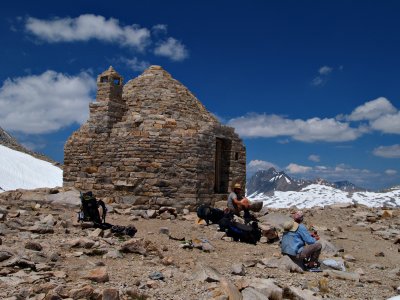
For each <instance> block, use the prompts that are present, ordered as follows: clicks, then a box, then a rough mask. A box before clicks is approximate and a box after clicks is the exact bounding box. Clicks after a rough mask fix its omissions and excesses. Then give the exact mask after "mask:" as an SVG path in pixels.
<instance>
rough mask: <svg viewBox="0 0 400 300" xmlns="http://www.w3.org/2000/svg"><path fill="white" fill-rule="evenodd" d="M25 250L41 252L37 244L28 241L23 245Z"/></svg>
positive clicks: (40, 246)
mask: <svg viewBox="0 0 400 300" xmlns="http://www.w3.org/2000/svg"><path fill="white" fill-rule="evenodd" d="M25 249H30V250H34V251H42V249H43V247H42V245H40V244H39V243H36V242H32V241H28V242H26V243H25Z"/></svg>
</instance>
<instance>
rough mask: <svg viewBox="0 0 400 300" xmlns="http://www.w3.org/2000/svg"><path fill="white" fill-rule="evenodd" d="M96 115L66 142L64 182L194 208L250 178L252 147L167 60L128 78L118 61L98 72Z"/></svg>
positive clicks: (143, 203) (141, 204)
mask: <svg viewBox="0 0 400 300" xmlns="http://www.w3.org/2000/svg"><path fill="white" fill-rule="evenodd" d="M97 87H98V88H97V95H96V102H94V103H91V104H90V117H89V120H88V121H87V122H86V123H85V124H84V125H82V126H81V128H79V129H78V130H77V131H76V132H74V133H73V134H72V135H71V136H70V138H69V139H68V141H67V142H66V144H65V147H64V186H65V187H75V188H77V189H78V190H81V191H89V190H90V191H93V193H94V194H95V195H96V196H97V197H99V198H103V199H105V200H106V201H110V202H111V201H115V202H120V203H126V204H129V205H131V206H133V207H135V208H138V209H147V208H155V209H156V208H159V207H161V206H173V207H176V208H180V209H181V208H184V207H187V208H190V209H194V208H195V207H196V206H197V205H199V204H200V203H211V204H212V203H214V201H217V200H221V199H226V195H227V193H228V192H230V190H231V187H232V186H233V184H235V183H241V184H242V185H243V186H244V184H245V176H246V150H245V147H244V145H243V142H242V141H241V139H240V138H239V137H238V135H237V134H236V133H235V132H234V129H233V128H231V127H228V126H224V125H222V124H220V123H219V121H218V120H217V119H216V118H215V117H214V116H213V115H212V114H211V113H210V112H208V111H207V110H206V108H205V107H204V106H203V105H202V104H201V102H200V101H199V100H197V99H196V97H195V96H194V95H193V94H192V93H191V92H190V91H189V90H188V89H187V88H186V87H185V86H183V85H182V84H181V83H180V82H178V81H177V80H175V79H173V78H172V77H171V75H170V74H169V73H168V72H166V71H165V70H164V69H162V68H161V67H160V66H151V67H149V68H148V69H147V70H145V71H144V73H143V74H142V75H140V76H138V77H137V78H134V79H132V80H130V81H128V82H127V83H126V84H125V85H123V78H122V77H121V76H120V75H119V74H118V73H117V72H116V71H115V70H114V69H113V68H112V67H110V68H109V69H108V70H107V71H105V72H103V73H102V74H100V75H99V76H98V79H97Z"/></svg>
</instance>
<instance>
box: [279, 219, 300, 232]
mask: <svg viewBox="0 0 400 300" xmlns="http://www.w3.org/2000/svg"><path fill="white" fill-rule="evenodd" d="M297 228H299V224H298V223H296V222H294V221H292V220H290V221H286V222H285V223H284V224H283V230H285V231H296V230H297Z"/></svg>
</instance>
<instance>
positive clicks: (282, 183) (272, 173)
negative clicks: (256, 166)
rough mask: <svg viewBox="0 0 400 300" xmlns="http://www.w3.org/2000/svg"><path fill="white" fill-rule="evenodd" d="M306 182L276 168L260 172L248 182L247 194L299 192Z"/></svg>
mask: <svg viewBox="0 0 400 300" xmlns="http://www.w3.org/2000/svg"><path fill="white" fill-rule="evenodd" d="M303 184H304V182H303V181H299V180H294V179H293V178H291V177H290V176H289V175H287V174H286V173H285V172H283V171H281V172H277V171H276V170H275V169H274V168H270V169H268V170H261V171H258V172H257V173H256V174H254V175H253V177H251V178H250V180H249V181H248V182H247V185H246V187H247V194H249V195H250V194H254V193H272V192H274V191H298V190H300V189H301V188H302V186H303Z"/></svg>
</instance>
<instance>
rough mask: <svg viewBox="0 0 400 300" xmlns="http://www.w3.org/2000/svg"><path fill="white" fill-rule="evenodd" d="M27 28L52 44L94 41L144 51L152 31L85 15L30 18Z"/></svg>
mask: <svg viewBox="0 0 400 300" xmlns="http://www.w3.org/2000/svg"><path fill="white" fill-rule="evenodd" d="M25 29H26V30H27V31H28V32H29V33H31V34H33V35H35V36H36V37H38V38H39V39H41V40H43V41H46V42H50V43H56V42H75V41H88V40H91V39H96V40H100V41H103V42H109V43H120V44H121V45H123V46H130V47H134V48H136V49H138V50H144V49H145V48H146V46H147V45H148V44H149V43H150V30H149V29H147V28H140V27H139V26H138V25H136V24H134V25H129V26H121V25H120V24H119V21H118V20H117V19H113V18H110V19H106V18H105V17H103V16H98V15H93V14H84V15H80V16H79V17H77V18H55V19H52V20H41V19H36V18H32V17H29V18H27V20H26V23H25Z"/></svg>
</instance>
